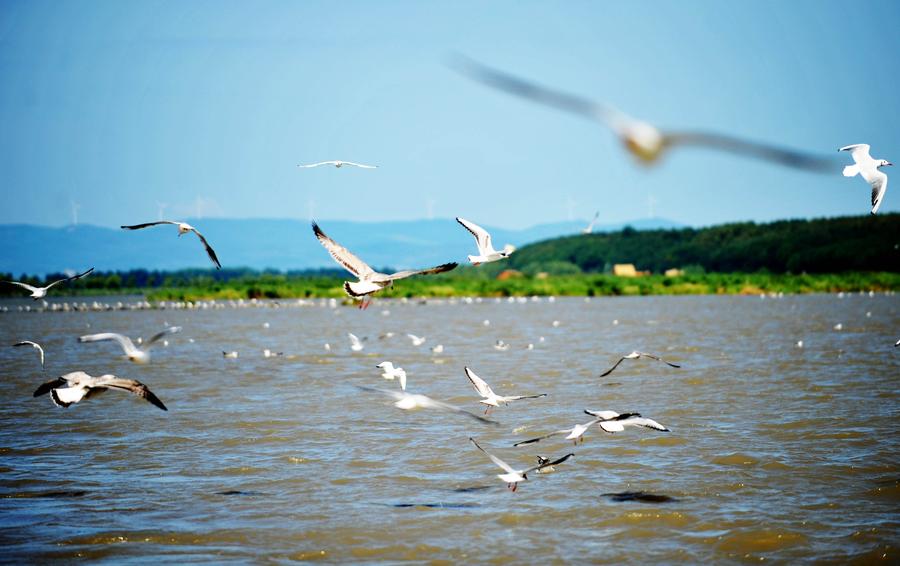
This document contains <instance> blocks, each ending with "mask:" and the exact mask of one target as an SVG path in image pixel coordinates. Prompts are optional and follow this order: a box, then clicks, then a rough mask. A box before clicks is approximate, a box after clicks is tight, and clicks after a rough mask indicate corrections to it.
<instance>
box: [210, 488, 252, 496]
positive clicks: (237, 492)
mask: <svg viewBox="0 0 900 566" xmlns="http://www.w3.org/2000/svg"><path fill="white" fill-rule="evenodd" d="M216 495H262V493H261V492H259V491H241V490H239V489H229V490H227V491H217V492H216Z"/></svg>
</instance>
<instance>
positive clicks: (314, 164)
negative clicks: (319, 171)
mask: <svg viewBox="0 0 900 566" xmlns="http://www.w3.org/2000/svg"><path fill="white" fill-rule="evenodd" d="M336 164H337V161H320V162H318V163H310V164H308V165H297V167H300V168H303V169H309V168H311V167H319V166H320V165H336Z"/></svg>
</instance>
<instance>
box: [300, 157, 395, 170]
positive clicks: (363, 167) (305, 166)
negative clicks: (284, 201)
mask: <svg viewBox="0 0 900 566" xmlns="http://www.w3.org/2000/svg"><path fill="white" fill-rule="evenodd" d="M321 165H334V166H335V167H337V168H338V169H340V168H341V167H343V166H344V165H351V166H353V167H361V168H362V169H378V166H377V165H363V164H362V163H353V162H352V161H340V160H337V159H336V160H333V161H320V162H318V163H310V164H308V165H297V167H300V168H301V169H310V168H312V167H319V166H321Z"/></svg>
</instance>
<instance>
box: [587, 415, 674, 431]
mask: <svg viewBox="0 0 900 566" xmlns="http://www.w3.org/2000/svg"><path fill="white" fill-rule="evenodd" d="M628 422H630V423H632V424H634V425H636V426H642V427H645V428H652V429H654V430H661V431H663V432H669V429H668V428H666V427H664V426H663V425H661V424H659V423H658V422H656V421H654V420H653V419H648V418H646V417H631V418H630V419H628ZM600 424H601V425H602V424H603V423H600Z"/></svg>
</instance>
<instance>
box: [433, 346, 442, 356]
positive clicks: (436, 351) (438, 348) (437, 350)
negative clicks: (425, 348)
mask: <svg viewBox="0 0 900 566" xmlns="http://www.w3.org/2000/svg"><path fill="white" fill-rule="evenodd" d="M431 353H432V354H434V355H438V354H443V353H444V345H443V344H438V345H437V346H435V347H434V348H432V349H431Z"/></svg>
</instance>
